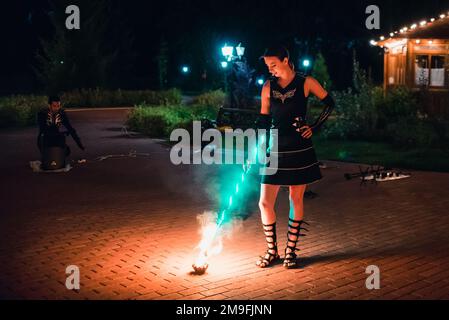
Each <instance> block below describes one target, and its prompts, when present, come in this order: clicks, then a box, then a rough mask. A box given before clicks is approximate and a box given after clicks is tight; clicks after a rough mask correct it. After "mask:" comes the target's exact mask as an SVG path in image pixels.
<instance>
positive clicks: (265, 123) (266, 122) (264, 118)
mask: <svg viewBox="0 0 449 320" xmlns="http://www.w3.org/2000/svg"><path fill="white" fill-rule="evenodd" d="M255 125H256V129H266V130H270V128H271V115H269V114H261V113H260V114H258V115H257V119H256V123H255Z"/></svg>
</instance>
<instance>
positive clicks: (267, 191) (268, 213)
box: [259, 184, 280, 225]
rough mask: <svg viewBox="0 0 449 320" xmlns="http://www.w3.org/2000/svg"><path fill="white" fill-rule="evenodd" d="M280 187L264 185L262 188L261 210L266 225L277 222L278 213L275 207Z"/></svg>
mask: <svg viewBox="0 0 449 320" xmlns="http://www.w3.org/2000/svg"><path fill="white" fill-rule="evenodd" d="M279 189H280V186H274V185H269V184H262V185H261V188H260V199H259V208H260V213H261V217H262V223H263V224H265V225H269V224H273V223H275V222H276V212H275V211H274V205H275V204H276V198H277V195H278V192H279Z"/></svg>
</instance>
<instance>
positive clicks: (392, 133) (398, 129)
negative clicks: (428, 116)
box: [386, 118, 440, 148]
mask: <svg viewBox="0 0 449 320" xmlns="http://www.w3.org/2000/svg"><path fill="white" fill-rule="evenodd" d="M386 133H387V134H388V136H389V138H390V139H389V142H391V143H392V144H393V145H395V146H396V147H401V148H407V147H416V146H423V147H434V146H438V145H439V142H440V137H439V136H438V134H437V133H436V131H435V129H434V127H433V126H432V124H431V123H430V122H429V121H427V120H419V119H413V118H408V119H407V118H404V119H401V120H399V121H398V122H396V123H390V124H388V125H387V128H386Z"/></svg>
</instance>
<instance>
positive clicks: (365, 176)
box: [344, 165, 412, 186]
mask: <svg viewBox="0 0 449 320" xmlns="http://www.w3.org/2000/svg"><path fill="white" fill-rule="evenodd" d="M411 176H412V175H411V173H409V172H403V171H402V170H399V169H396V170H395V169H393V168H386V167H382V166H377V167H376V168H374V166H373V165H371V166H369V167H367V168H365V169H362V167H361V166H359V172H357V173H345V174H344V177H345V178H346V180H352V179H354V178H360V180H361V181H360V186H363V185H366V183H367V182H368V181H371V184H375V185H377V183H378V182H386V181H395V180H401V179H406V178H410V177H411Z"/></svg>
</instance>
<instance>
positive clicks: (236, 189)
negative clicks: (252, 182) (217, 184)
mask: <svg viewBox="0 0 449 320" xmlns="http://www.w3.org/2000/svg"><path fill="white" fill-rule="evenodd" d="M235 193H239V185H238V184H237V185H236V186H235Z"/></svg>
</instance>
